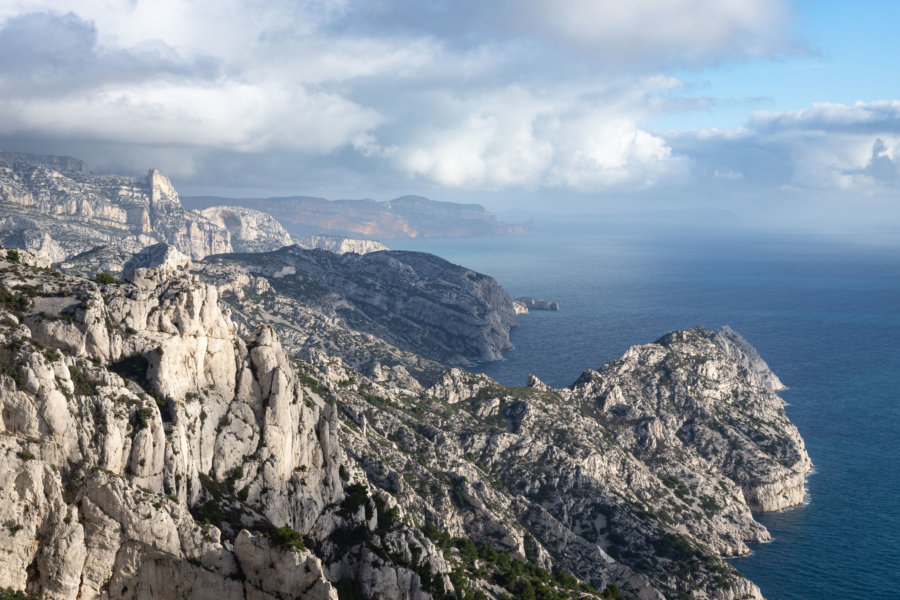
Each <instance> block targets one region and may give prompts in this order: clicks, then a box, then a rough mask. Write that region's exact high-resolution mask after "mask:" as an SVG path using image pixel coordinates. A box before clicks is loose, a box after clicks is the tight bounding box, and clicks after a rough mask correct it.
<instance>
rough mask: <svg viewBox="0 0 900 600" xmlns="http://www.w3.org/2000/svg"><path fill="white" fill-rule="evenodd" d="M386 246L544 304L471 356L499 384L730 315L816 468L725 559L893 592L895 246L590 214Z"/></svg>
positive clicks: (804, 593)
mask: <svg viewBox="0 0 900 600" xmlns="http://www.w3.org/2000/svg"><path fill="white" fill-rule="evenodd" d="M390 242H391V244H390V245H391V246H392V247H393V248H405V249H411V250H422V251H428V252H433V253H435V254H437V255H439V256H442V257H444V258H446V259H447V260H450V261H451V262H454V263H458V264H462V265H465V266H467V267H470V268H473V269H475V270H477V271H480V272H482V273H487V274H489V275H491V276H493V277H494V278H495V279H497V280H498V281H499V282H500V283H501V284H502V285H503V286H504V288H506V289H507V291H508V292H509V293H510V295H512V296H518V295H523V296H526V295H527V296H533V297H537V298H548V299H553V300H557V301H559V303H560V306H561V310H560V311H559V312H537V311H536V312H532V313H531V314H528V315H524V316H522V317H520V318H519V327H518V328H516V329H514V330H513V333H512V336H511V337H512V341H513V343H514V345H515V349H513V350H511V351H509V352H508V353H507V354H506V358H505V360H503V361H500V362H496V363H488V364H482V365H478V366H477V367H475V370H478V371H481V372H484V373H487V374H488V375H490V376H491V377H494V378H495V379H497V380H499V381H500V382H502V383H505V384H507V385H524V382H525V378H526V376H527V375H528V373H534V374H535V375H537V376H538V377H540V378H541V379H542V380H543V381H545V382H546V383H548V384H550V385H553V386H565V385H569V384H571V383H572V382H573V381H574V380H575V379H576V378H577V377H578V375H579V374H580V373H581V372H582V371H583V370H584V369H586V368H598V367H600V366H601V365H602V364H603V363H605V362H607V361H608V360H611V359H613V358H616V357H618V356H620V355H621V354H622V353H623V352H624V351H625V350H626V349H627V348H628V347H629V346H631V345H633V344H642V343H647V342H651V341H653V340H655V339H657V338H659V337H660V336H661V335H663V334H664V333H666V332H668V331H672V330H675V329H682V328H687V327H691V326H694V325H706V326H708V327H713V328H715V327H718V326H720V325H730V326H731V327H733V328H734V329H735V330H737V331H738V332H740V333H741V334H742V335H743V336H744V337H746V338H747V340H748V341H750V343H751V344H753V345H754V346H755V347H756V348H757V349H758V350H759V352H760V354H761V355H762V356H763V358H764V359H765V360H766V361H767V362H768V364H769V366H770V367H771V368H772V370H773V371H775V373H776V374H777V375H778V376H779V377H780V378H781V379H782V381H783V382H784V383H785V385H787V386H788V387H789V388H790V389H789V390H788V391H787V392H784V393H783V398H784V399H785V400H786V401H787V402H788V403H789V405H788V407H787V412H788V416H789V417H790V418H791V420H792V421H793V422H794V423H795V424H796V425H797V427H798V428H799V430H800V432H801V434H802V435H803V437H804V439H805V440H806V444H807V448H808V450H809V454H810V456H811V457H812V460H813V462H814V463H815V471H814V474H813V475H811V476H810V478H809V479H808V491H809V499H808V502H807V504H806V505H804V506H802V507H797V508H793V509H789V510H786V511H782V512H778V513H768V514H760V515H758V519H759V520H760V521H761V522H762V523H763V524H764V525H765V526H766V527H768V528H769V531H770V532H771V533H772V536H773V541H772V542H770V543H767V544H761V545H756V546H754V547H753V550H754V551H753V553H752V554H751V555H750V556H749V557H745V558H739V559H734V560H733V562H732V564H733V565H734V566H735V567H736V568H738V569H739V570H741V571H742V572H743V573H744V574H746V575H747V576H748V577H749V578H750V579H751V580H753V581H754V582H756V583H757V584H758V585H759V586H760V588H761V589H762V592H763V594H764V595H765V596H766V598H768V599H769V600H819V599H823V598H832V597H840V598H843V599H856V598H858V599H866V600H877V599H888V598H890V599H897V598H900V252H898V248H887V247H880V248H873V247H861V246H854V245H850V244H843V243H836V242H831V241H828V240H826V239H822V238H815V237H809V236H796V235H792V236H787V235H780V236H775V235H769V236H763V235H755V234H748V233H739V232H725V233H721V234H708V233H704V232H701V231H699V230H696V231H683V232H681V233H671V232H666V231H664V230H662V229H655V230H650V231H636V230H627V231H626V230H617V229H616V227H613V226H607V227H603V226H598V225H597V224H592V223H582V224H581V226H578V225H574V224H567V225H565V226H561V227H555V226H546V227H545V228H544V230H543V231H538V232H535V233H531V234H526V235H522V236H512V237H498V238H484V239H474V240H473V239H465V240H460V239H455V240H410V241H403V242H399V241H397V240H391V241H390Z"/></svg>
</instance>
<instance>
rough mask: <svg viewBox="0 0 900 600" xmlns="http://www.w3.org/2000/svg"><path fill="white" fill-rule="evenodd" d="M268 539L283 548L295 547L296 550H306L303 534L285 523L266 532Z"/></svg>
mask: <svg viewBox="0 0 900 600" xmlns="http://www.w3.org/2000/svg"><path fill="white" fill-rule="evenodd" d="M266 535H267V536H268V537H269V539H270V540H272V541H273V542H275V543H276V544H278V545H279V546H282V547H285V548H296V549H297V550H306V544H304V543H303V536H302V535H300V532H299V531H295V530H293V529H291V528H290V527H288V526H287V525H285V526H284V527H278V528H277V529H274V530H272V531H270V532H269V533H267V534H266Z"/></svg>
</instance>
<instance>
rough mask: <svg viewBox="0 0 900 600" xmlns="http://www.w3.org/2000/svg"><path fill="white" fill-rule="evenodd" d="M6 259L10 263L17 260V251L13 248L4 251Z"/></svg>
mask: <svg viewBox="0 0 900 600" xmlns="http://www.w3.org/2000/svg"><path fill="white" fill-rule="evenodd" d="M6 260H8V261H9V262H12V263H17V262H19V251H18V250H16V249H15V248H13V249H11V250H7V251H6Z"/></svg>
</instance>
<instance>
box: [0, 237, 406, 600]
mask: <svg viewBox="0 0 900 600" xmlns="http://www.w3.org/2000/svg"><path fill="white" fill-rule="evenodd" d="M147 254H150V255H151V256H149V257H148V260H147V264H154V265H156V266H154V268H149V267H146V266H135V268H134V269H133V270H132V271H131V272H130V275H129V280H130V282H129V283H123V284H112V285H99V284H96V283H93V282H90V281H86V280H82V279H77V278H71V277H66V276H60V275H59V273H57V272H54V271H48V270H47V269H46V267H30V266H28V265H29V264H33V263H34V262H35V260H33V259H32V258H31V256H30V255H29V254H27V253H24V252H20V254H19V255H17V256H16V258H15V261H12V262H11V261H10V259H9V258H8V259H7V260H6V261H0V268H2V269H3V270H4V276H3V282H2V286H3V287H2V290H0V292H2V293H0V296H2V300H3V307H2V308H0V348H2V351H0V352H2V353H3V356H2V358H3V364H4V369H3V371H2V374H0V456H2V457H3V460H2V461H0V483H2V488H0V522H2V523H4V524H5V525H4V526H3V527H2V528H0V548H2V555H3V560H2V561H0V565H2V566H0V588H2V587H13V588H15V589H25V590H27V591H29V592H31V593H35V594H39V595H41V596H42V597H47V598H72V599H74V598H76V597H77V598H93V597H107V595H111V596H115V597H117V598H143V597H166V598H174V597H179V598H244V597H255V598H294V597H298V596H302V597H306V598H336V597H337V596H336V593H335V591H334V589H333V587H332V585H331V584H330V583H329V582H328V581H327V580H326V579H325V575H324V571H323V567H322V565H321V562H320V561H319V559H318V558H317V557H316V556H314V555H313V554H312V553H311V551H310V550H307V549H305V548H304V544H303V542H302V541H301V537H300V536H306V537H305V538H303V539H306V540H308V541H309V543H316V542H315V540H316V539H321V540H323V541H324V540H325V539H327V538H329V536H331V535H332V534H334V533H335V532H336V531H338V530H341V528H347V527H351V528H352V527H354V526H355V525H356V523H357V516H356V515H355V514H349V513H347V514H343V513H341V514H339V513H338V512H337V508H335V507H339V505H340V502H341V500H342V499H343V498H344V489H343V488H344V485H343V482H342V479H341V477H340V476H339V467H340V465H341V462H342V460H343V458H342V457H343V453H342V450H341V447H340V444H339V442H338V423H337V413H336V410H335V408H334V405H333V404H331V403H329V401H327V400H326V399H325V398H323V397H322V396H321V395H320V393H317V392H316V391H314V389H312V388H311V387H309V385H310V384H308V383H307V384H304V383H303V382H302V379H303V378H302V377H301V375H300V374H299V373H298V371H297V368H296V366H295V365H294V364H293V363H292V362H291V359H289V358H288V357H287V356H286V355H285V354H284V352H283V351H282V350H281V346H280V344H279V342H278V339H277V338H276V337H275V335H274V333H273V332H272V330H271V328H268V327H265V326H263V327H260V328H259V329H258V330H257V331H256V333H255V334H254V335H253V336H252V337H250V338H249V339H242V338H241V337H239V336H238V335H236V331H235V326H234V324H233V323H232V322H231V321H230V320H229V319H228V316H227V315H226V314H224V313H223V312H222V311H221V309H220V307H219V304H218V294H217V292H216V289H215V288H214V287H213V286H209V285H204V284H201V283H200V282H199V281H197V280H196V278H194V277H192V276H190V275H189V274H188V273H187V272H185V271H184V270H183V269H182V268H181V267H180V266H179V264H178V262H177V261H175V262H173V260H171V259H172V254H171V252H168V253H160V252H155V253H154V252H148V253H147ZM16 288H19V289H21V290H25V291H20V292H16V291H12V290H14V289H16ZM307 380H308V381H311V380H309V379H308V377H307ZM329 507H331V508H329ZM358 522H359V523H361V524H363V525H364V526H365V523H366V522H367V520H366V518H365V516H364V515H362V516H361V517H359V521H358ZM372 526H373V527H374V526H375V524H374V523H373V525H372ZM277 527H283V530H278V529H276V528H277ZM245 529H258V530H262V531H264V532H269V533H267V534H266V535H259V534H256V535H254V534H251V533H248V532H247V531H244V530H245ZM407 580H408V581H413V580H415V581H418V576H417V575H415V574H414V573H412V574H410V575H408V577H407ZM388 591H390V588H388Z"/></svg>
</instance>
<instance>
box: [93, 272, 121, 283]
mask: <svg viewBox="0 0 900 600" xmlns="http://www.w3.org/2000/svg"><path fill="white" fill-rule="evenodd" d="M115 282H116V278H115V276H113V274H112V273H110V272H108V271H104V272H103V273H97V283H103V284H106V285H110V284H112V283H115Z"/></svg>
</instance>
